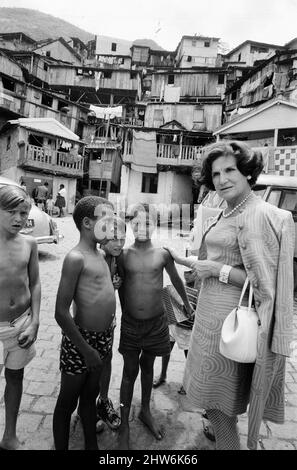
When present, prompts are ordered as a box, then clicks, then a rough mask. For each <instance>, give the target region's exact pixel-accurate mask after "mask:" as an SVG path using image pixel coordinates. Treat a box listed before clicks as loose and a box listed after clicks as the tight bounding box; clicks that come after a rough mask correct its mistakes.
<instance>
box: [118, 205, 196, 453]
mask: <svg viewBox="0 0 297 470" xmlns="http://www.w3.org/2000/svg"><path fill="white" fill-rule="evenodd" d="M155 225H156V215H155V214H154V213H153V212H152V211H151V210H149V207H147V206H146V205H143V206H141V205H140V206H139V205H138V206H135V207H134V208H133V218H132V220H131V226H132V230H133V234H134V237H135V241H134V243H133V245H131V246H130V247H129V248H127V249H124V250H123V253H122V255H120V257H119V261H118V266H119V272H120V275H121V277H122V278H123V284H122V286H121V287H120V289H119V294H120V301H121V306H122V322H121V336H120V345H119V352H120V353H121V354H122V355H123V359H124V369H123V376H122V383H121V391H120V402H121V404H120V408H121V425H120V428H119V449H129V412H130V407H131V402H132V396H133V389H134V383H135V380H136V377H137V375H138V371H139V367H140V370H141V388H142V392H141V410H140V414H139V418H140V420H141V421H142V422H143V423H144V424H145V425H146V426H147V427H148V429H149V430H150V431H151V432H152V434H153V435H154V436H155V438H156V439H162V438H163V435H164V433H163V430H162V429H161V427H160V426H159V425H158V424H157V423H156V422H155V420H154V418H153V416H152V414H151V411H150V397H151V391H152V384H153V368H154V361H155V357H156V356H165V355H167V354H169V353H170V342H169V330H168V321H167V318H166V316H165V314H164V311H163V307H162V288H163V270H164V268H165V269H166V271H167V273H168V274H169V277H170V279H171V282H172V284H173V285H174V287H175V288H176V290H177V292H178V293H179V295H180V297H181V298H182V299H183V301H184V305H185V308H186V310H187V313H188V314H189V315H191V314H192V309H191V306H190V304H189V301H188V298H187V294H186V292H185V288H184V284H183V282H182V280H181V278H180V277H179V275H178V273H177V271H176V268H175V266H174V262H173V260H172V258H171V256H170V255H169V253H168V251H166V250H165V249H163V248H156V247H154V246H153V244H152V241H151V236H152V234H153V231H154V229H155Z"/></svg>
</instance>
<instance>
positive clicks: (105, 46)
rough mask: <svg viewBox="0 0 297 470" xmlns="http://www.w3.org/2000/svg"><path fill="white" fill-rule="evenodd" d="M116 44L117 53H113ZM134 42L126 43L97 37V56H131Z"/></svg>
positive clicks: (122, 40)
mask: <svg viewBox="0 0 297 470" xmlns="http://www.w3.org/2000/svg"><path fill="white" fill-rule="evenodd" d="M112 43H116V45H117V47H116V51H112V48H111V45H112ZM131 46H132V41H125V40H124V39H118V38H108V37H106V36H99V35H98V36H96V54H99V55H100V54H109V55H131V51H130V47H131Z"/></svg>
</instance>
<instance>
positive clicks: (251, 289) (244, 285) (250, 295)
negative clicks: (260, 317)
mask: <svg viewBox="0 0 297 470" xmlns="http://www.w3.org/2000/svg"><path fill="white" fill-rule="evenodd" d="M248 283H249V278H248V277H246V280H245V281H244V284H243V288H242V291H241V295H240V299H239V302H238V307H241V302H242V299H243V296H244V294H245V291H246V289H247V286H248ZM252 299H253V288H252V284H251V283H250V290H249V303H248V309H249V310H250V309H251V306H252Z"/></svg>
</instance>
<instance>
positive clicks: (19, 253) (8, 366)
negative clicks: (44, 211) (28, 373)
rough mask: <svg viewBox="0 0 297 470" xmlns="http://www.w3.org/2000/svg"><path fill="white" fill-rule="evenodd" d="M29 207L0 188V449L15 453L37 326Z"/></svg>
mask: <svg viewBox="0 0 297 470" xmlns="http://www.w3.org/2000/svg"><path fill="white" fill-rule="evenodd" d="M30 208H31V202H30V197H29V196H28V195H27V193H26V192H25V191H24V190H23V189H22V188H19V187H17V186H10V185H8V186H3V187H2V188H0V373H1V371H2V369H3V367H5V380H6V387H5V391H4V403H5V429H4V434H3V437H2V441H1V442H0V449H6V450H15V449H17V448H18V447H19V445H20V441H19V440H18V438H17V436H16V422H17V416H18V411H19V407H20V402H21V398H22V390H23V376H24V367H25V366H26V365H27V364H28V363H29V362H30V361H31V360H32V358H33V357H34V356H35V348H34V345H33V343H34V341H35V340H36V336H37V331H38V326H39V310H40V297H41V289H40V279H39V267H38V251H37V243H36V241H35V239H34V238H33V237H30V236H27V235H21V234H20V233H19V232H20V231H21V230H22V229H23V228H24V226H25V224H26V222H27V219H28V215H29V211H30Z"/></svg>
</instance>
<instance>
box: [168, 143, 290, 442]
mask: <svg viewBox="0 0 297 470" xmlns="http://www.w3.org/2000/svg"><path fill="white" fill-rule="evenodd" d="M262 168H263V163H262V155H261V153H260V152H254V151H253V150H252V149H250V148H249V147H248V146H247V145H246V144H245V143H243V142H236V141H230V142H227V141H220V142H217V143H215V144H212V145H211V146H209V147H207V148H206V149H205V154H204V159H203V167H202V175H201V181H202V183H203V184H205V185H206V186H207V187H208V188H209V189H212V190H214V189H215V190H216V191H217V193H218V195H219V196H221V197H222V198H223V199H225V201H226V202H227V208H226V209H225V210H224V211H220V212H219V214H218V215H217V216H215V217H212V218H211V219H209V220H207V221H206V227H204V234H203V239H202V245H201V248H200V251H199V257H198V260H197V259H196V258H193V257H189V258H181V257H180V256H179V255H178V253H176V252H174V251H173V250H171V249H169V248H168V250H169V251H170V252H171V254H172V256H173V258H174V259H175V261H176V262H177V263H180V264H184V265H186V266H188V267H190V268H191V269H193V270H194V271H195V272H196V275H197V276H198V278H199V279H201V280H202V287H201V290H200V295H199V300H198V305H197V311H196V315H195V324H194V328H193V333H192V337H191V342H190V347H189V354H188V358H187V362H186V369H185V376H184V387H185V389H186V392H187V396H188V397H189V399H190V400H191V401H192V402H193V403H194V404H195V405H196V406H198V407H200V408H204V409H205V410H206V412H207V416H208V419H209V420H210V422H211V424H212V426H213V429H214V433H215V439H216V447H217V449H240V440H239V434H238V429H237V425H236V422H237V415H239V414H242V413H245V412H246V410H247V407H248V405H249V425H248V443H247V444H248V447H249V448H250V449H256V448H257V441H258V436H259V429H260V425H261V420H262V419H268V420H271V421H273V422H276V423H282V422H283V421H284V373H285V357H286V356H289V355H290V333H291V331H292V319H293V251H294V222H293V219H292V216H291V214H290V213H289V212H287V211H284V210H281V209H278V208H277V207H274V206H272V205H270V204H268V203H266V202H264V201H263V200H262V199H260V198H259V197H257V196H256V195H255V194H254V193H253V191H252V189H251V188H252V186H253V185H254V184H255V182H256V180H257V177H258V175H259V174H260V172H261V170H262ZM247 276H248V278H249V280H250V282H251V284H252V287H253V292H254V304H255V307H256V309H257V313H258V315H259V317H260V321H261V326H260V332H259V336H258V348H257V359H256V362H255V363H250V364H242V363H238V362H234V361H232V360H230V359H227V358H226V357H224V356H222V355H221V354H220V352H219V343H220V334H221V329H222V324H223V322H224V319H225V318H226V316H227V315H228V314H229V313H230V311H231V310H233V308H234V307H235V306H236V305H237V304H238V301H239V297H240V293H241V290H242V286H243V284H244V281H245V279H246V277H247ZM244 302H245V303H244V304H245V305H247V296H246V298H245V299H244Z"/></svg>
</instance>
